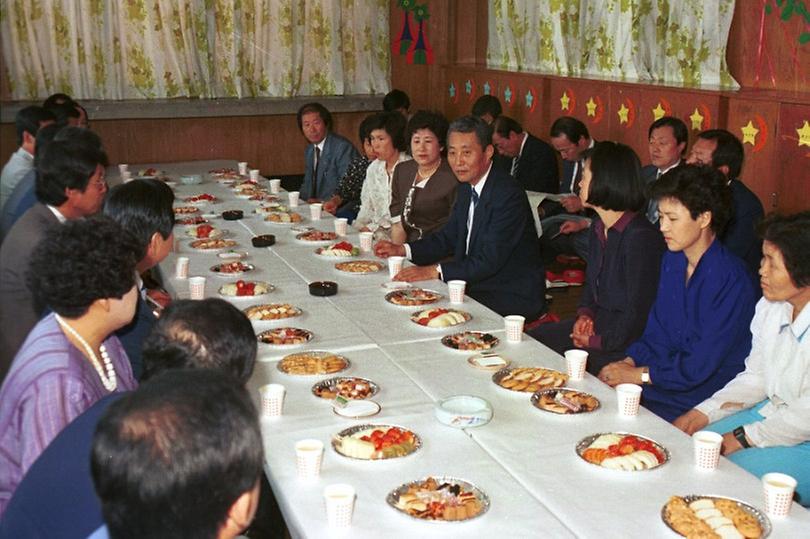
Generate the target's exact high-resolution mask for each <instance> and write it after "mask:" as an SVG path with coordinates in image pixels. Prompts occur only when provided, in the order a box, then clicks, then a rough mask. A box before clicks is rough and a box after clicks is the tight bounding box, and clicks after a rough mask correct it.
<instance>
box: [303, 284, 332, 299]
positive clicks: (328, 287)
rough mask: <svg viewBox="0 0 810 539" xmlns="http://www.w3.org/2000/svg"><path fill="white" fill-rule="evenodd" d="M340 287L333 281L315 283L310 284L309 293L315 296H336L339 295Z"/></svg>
mask: <svg viewBox="0 0 810 539" xmlns="http://www.w3.org/2000/svg"><path fill="white" fill-rule="evenodd" d="M337 291H338V285H337V283H333V282H332V281H315V282H314V283H309V293H310V294H312V295H313V296H321V297H324V298H325V297H326V296H334V295H335V294H337Z"/></svg>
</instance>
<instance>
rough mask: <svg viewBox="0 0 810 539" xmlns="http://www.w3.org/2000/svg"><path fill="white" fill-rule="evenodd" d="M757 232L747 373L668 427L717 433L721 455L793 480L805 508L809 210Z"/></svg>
mask: <svg viewBox="0 0 810 539" xmlns="http://www.w3.org/2000/svg"><path fill="white" fill-rule="evenodd" d="M760 229H761V230H762V231H763V234H762V237H763V239H764V242H763V244H762V255H763V256H762V263H761V264H760V267H759V275H760V283H761V284H762V295H763V297H762V299H761V300H759V303H757V308H756V315H755V316H754V320H753V321H752V322H751V333H753V335H754V340H753V345H752V347H751V353H750V354H749V356H748V359H746V360H745V371H743V372H741V373H740V374H738V375H737V377H736V378H734V379H733V380H732V381H731V382H729V383H728V384H726V386H725V387H724V388H723V389H721V390H720V391H718V392H717V393H715V394H714V395H712V396H711V397H710V398H708V399H706V400H705V401H703V402H701V403H700V404H698V405H697V406H695V407H694V408H693V409H692V410H689V411H688V412H687V413H685V414H684V415H682V416H681V417H679V418H678V419H676V420H675V423H674V424H675V426H676V427H678V428H679V429H681V430H682V431H684V432H686V433H687V434H693V433H695V432H696V431H698V430H701V429H706V430H710V431H714V432H717V433H718V434H722V435H723V446H722V450H723V454H724V455H725V456H727V457H728V458H729V459H731V460H732V462H734V463H735V464H737V465H738V466H741V467H743V468H745V469H746V470H748V471H749V472H751V473H752V474H754V475H757V476H762V475H764V474H766V473H769V472H781V473H786V474H788V475H791V476H793V477H794V478H795V479H796V480H797V481H798V485H797V488H796V492H797V493H798V495H799V503H801V504H802V505H805V506H810V466H808V463H810V331H808V330H809V329H810V306H809V305H810V211H804V212H801V213H797V214H795V215H789V216H779V215H773V216H770V217H769V218H768V219H766V221H765V222H764V223H763V224H762V226H761V227H760ZM710 421H711V422H712V423H711V424H709V422H710ZM707 425H708V426H707Z"/></svg>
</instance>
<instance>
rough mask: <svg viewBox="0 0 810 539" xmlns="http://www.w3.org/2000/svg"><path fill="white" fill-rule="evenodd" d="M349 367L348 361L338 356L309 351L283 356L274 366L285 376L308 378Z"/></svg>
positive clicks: (330, 353)
mask: <svg viewBox="0 0 810 539" xmlns="http://www.w3.org/2000/svg"><path fill="white" fill-rule="evenodd" d="M285 329H292V328H285ZM307 333H309V332H307ZM349 365H350V363H349V360H348V359H346V358H345V357H343V356H341V355H339V354H333V353H332V352H324V351H322V350H310V351H307V352H298V353H295V354H289V355H287V356H284V357H283V358H282V359H281V361H279V362H278V363H277V364H276V367H277V368H278V370H280V371H281V372H283V373H285V374H293V375H298V376H310V375H316V374H333V373H336V372H340V371H345V370H346V369H348V368H349Z"/></svg>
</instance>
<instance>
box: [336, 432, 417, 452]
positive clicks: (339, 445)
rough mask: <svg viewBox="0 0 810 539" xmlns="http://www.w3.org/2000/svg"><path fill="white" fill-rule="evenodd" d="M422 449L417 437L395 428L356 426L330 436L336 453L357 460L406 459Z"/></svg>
mask: <svg viewBox="0 0 810 539" xmlns="http://www.w3.org/2000/svg"><path fill="white" fill-rule="evenodd" d="M420 447H422V440H421V439H420V438H419V436H418V435H417V434H416V433H414V432H412V431H410V430H408V429H405V428H402V427H397V426H395V425H356V426H354V427H349V428H347V429H343V430H342V431H340V432H338V433H337V434H336V435H334V436H333V437H332V448H333V449H334V450H335V452H336V453H338V454H340V455H343V456H344V457H348V458H350V459H358V460H384V459H394V458H399V457H405V456H408V455H410V454H411V453H414V452H416V451H417V450H418V449H419V448H420Z"/></svg>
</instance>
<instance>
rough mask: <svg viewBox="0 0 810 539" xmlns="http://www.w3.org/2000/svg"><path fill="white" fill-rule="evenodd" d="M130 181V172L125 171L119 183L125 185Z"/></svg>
mask: <svg viewBox="0 0 810 539" xmlns="http://www.w3.org/2000/svg"><path fill="white" fill-rule="evenodd" d="M131 180H132V172H130V171H128V170H125V171H124V172H122V173H121V182H122V183H127V182H128V181H131Z"/></svg>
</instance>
